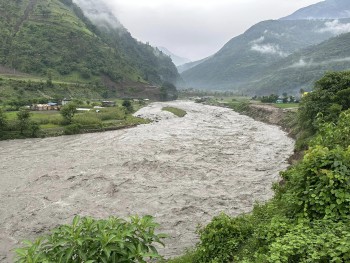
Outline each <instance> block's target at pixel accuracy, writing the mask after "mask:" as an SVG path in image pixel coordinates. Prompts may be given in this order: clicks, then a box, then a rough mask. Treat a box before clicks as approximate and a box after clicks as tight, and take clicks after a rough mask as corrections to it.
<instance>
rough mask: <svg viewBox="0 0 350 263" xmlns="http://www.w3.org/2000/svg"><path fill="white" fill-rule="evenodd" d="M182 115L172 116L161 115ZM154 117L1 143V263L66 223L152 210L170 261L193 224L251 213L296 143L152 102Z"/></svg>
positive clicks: (230, 117)
mask: <svg viewBox="0 0 350 263" xmlns="http://www.w3.org/2000/svg"><path fill="white" fill-rule="evenodd" d="M165 105H170V106H174V107H178V108H181V109H184V110H186V111H187V112H188V114H187V115H186V116H185V117H184V118H178V117H176V116H174V115H172V114H171V113H169V112H163V111H161V108H162V107H163V106H165ZM136 115H140V116H144V117H148V118H151V119H154V120H156V121H155V122H154V123H151V124H146V125H140V126H138V127H136V128H132V129H127V130H119V131H110V132H104V133H93V134H83V135H76V136H62V137H55V138H45V139H27V140H15V141H3V142H0V169H1V173H0V198H1V203H0V262H12V255H11V254H12V253H11V252H10V250H11V249H13V248H14V247H15V246H18V242H19V241H20V240H22V239H33V238H35V237H37V236H38V235H40V234H43V233H45V232H47V231H48V230H49V229H51V228H53V227H55V226H57V225H59V224H63V223H68V222H71V220H72V218H73V216H74V215H75V214H80V215H83V216H84V215H90V216H94V217H97V218H104V217H108V216H110V215H115V216H121V217H125V216H128V215H132V214H140V215H144V214H150V215H153V216H155V218H156V221H157V222H159V223H160V224H161V226H162V227H161V231H162V232H164V233H167V234H168V235H169V238H168V239H167V240H166V248H165V249H162V250H161V253H162V254H163V255H165V256H167V257H170V256H175V255H179V254H181V253H182V252H183V251H184V249H185V248H187V247H190V246H193V245H194V244H195V243H196V240H197V237H196V234H195V229H196V226H197V225H198V224H199V223H202V224H206V223H208V222H209V221H210V219H211V218H212V217H213V216H215V215H217V214H219V213H220V212H222V211H224V212H226V213H228V214H230V215H237V214H239V213H243V212H248V211H250V210H251V208H252V205H253V204H254V202H255V201H256V200H258V201H265V200H267V199H269V198H270V197H271V196H272V191H271V185H272V183H273V182H275V181H278V179H279V171H280V170H283V169H284V168H286V167H287V162H286V160H287V158H288V157H289V156H290V155H291V154H292V151H293V144H294V142H293V140H291V139H290V138H288V137H287V135H286V134H285V133H284V132H283V131H281V130H280V129H279V128H277V127H275V126H270V125H266V124H264V123H261V122H256V121H254V120H253V119H251V118H248V117H246V116H241V115H239V114H237V113H235V112H233V111H231V110H229V109H225V108H220V107H213V106H205V105H201V104H196V103H193V102H181V101H179V102H171V103H154V104H151V105H150V106H148V107H146V108H143V109H141V110H140V111H139V112H137V113H136Z"/></svg>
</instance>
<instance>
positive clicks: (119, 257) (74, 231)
mask: <svg viewBox="0 0 350 263" xmlns="http://www.w3.org/2000/svg"><path fill="white" fill-rule="evenodd" d="M157 226H158V224H156V223H155V222H154V221H153V218H152V217H150V216H144V217H142V218H140V217H137V216H134V217H131V218H130V220H129V221H126V220H123V219H120V218H116V217H110V218H109V219H107V220H96V219H93V218H91V217H84V218H80V217H79V216H76V217H75V218H74V220H73V224H72V225H63V226H60V227H58V228H56V229H54V230H52V233H51V234H50V235H48V236H44V237H40V238H38V239H37V240H36V241H34V242H30V241H25V242H24V243H25V246H24V247H23V248H18V249H16V254H17V259H16V261H15V262H17V263H28V262H32V263H44V262H45V263H46V262H55V263H60V262H62V263H63V262H69V263H74V262H77V263H81V262H86V263H88V262H89V263H98V262H125V263H127V262H130V263H131V262H147V261H146V260H148V259H161V256H160V255H159V254H158V252H157V249H156V248H155V246H154V245H155V244H156V243H158V244H162V245H163V243H162V241H161V240H162V238H164V237H165V236H164V235H163V234H156V233H155V230H156V228H157Z"/></svg>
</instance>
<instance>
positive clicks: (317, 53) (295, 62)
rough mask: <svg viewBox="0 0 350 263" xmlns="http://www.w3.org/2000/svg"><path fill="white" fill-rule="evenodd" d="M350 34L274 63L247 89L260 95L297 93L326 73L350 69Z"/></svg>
mask: <svg viewBox="0 0 350 263" xmlns="http://www.w3.org/2000/svg"><path fill="white" fill-rule="evenodd" d="M349 41H350V33H347V34H342V35H339V36H337V37H334V38H331V39H329V40H327V41H325V42H322V43H321V44H318V45H315V46H311V47H308V48H306V49H303V50H301V51H299V52H296V53H294V54H293V55H290V56H288V57H287V58H285V59H282V60H280V61H278V62H276V63H274V64H272V65H271V66H270V67H269V68H267V69H266V70H265V71H263V72H261V76H260V77H259V78H257V81H256V83H251V84H250V85H249V86H248V87H249V88H247V90H248V91H249V92H251V93H256V94H258V95H261V94H266V93H271V92H272V93H276V94H279V93H283V92H287V93H288V92H289V93H292V94H293V93H294V94H297V93H298V92H299V90H300V89H304V90H311V89H310V87H312V86H313V83H314V82H315V81H316V80H317V79H319V78H320V77H321V76H322V75H323V74H324V73H325V72H327V71H341V70H344V69H349V68H350V46H349Z"/></svg>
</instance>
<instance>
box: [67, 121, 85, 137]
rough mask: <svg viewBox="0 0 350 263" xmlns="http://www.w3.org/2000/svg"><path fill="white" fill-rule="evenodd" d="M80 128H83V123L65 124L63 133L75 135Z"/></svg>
mask: <svg viewBox="0 0 350 263" xmlns="http://www.w3.org/2000/svg"><path fill="white" fill-rule="evenodd" d="M80 130H81V125H80V124H78V123H73V124H69V125H67V126H65V127H64V131H63V133H64V134H65V135H73V134H78V133H80Z"/></svg>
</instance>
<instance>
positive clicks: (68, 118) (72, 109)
mask: <svg viewBox="0 0 350 263" xmlns="http://www.w3.org/2000/svg"><path fill="white" fill-rule="evenodd" d="M60 113H61V115H62V117H63V119H64V122H65V124H71V123H72V119H73V117H74V115H75V114H76V113H77V106H76V104H75V103H68V104H67V105H65V106H63V107H62V108H61V111H60Z"/></svg>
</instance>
